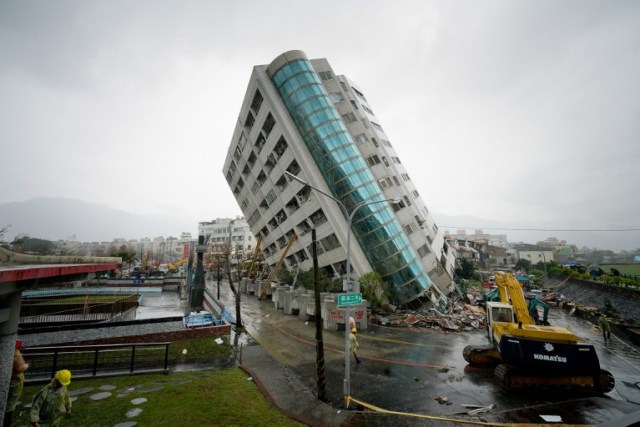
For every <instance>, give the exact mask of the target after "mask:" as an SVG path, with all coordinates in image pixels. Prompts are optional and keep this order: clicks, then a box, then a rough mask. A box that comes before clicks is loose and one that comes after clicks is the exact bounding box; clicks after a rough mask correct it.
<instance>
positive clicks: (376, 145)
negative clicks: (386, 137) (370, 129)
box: [371, 138, 380, 148]
mask: <svg viewBox="0 0 640 427" xmlns="http://www.w3.org/2000/svg"><path fill="white" fill-rule="evenodd" d="M371 141H372V142H373V146H374V147H376V148H378V147H380V144H378V141H376V139H375V138H371Z"/></svg>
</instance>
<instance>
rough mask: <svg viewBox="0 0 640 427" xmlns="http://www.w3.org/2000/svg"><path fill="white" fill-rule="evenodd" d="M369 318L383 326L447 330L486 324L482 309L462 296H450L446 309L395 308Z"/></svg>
mask: <svg viewBox="0 0 640 427" xmlns="http://www.w3.org/2000/svg"><path fill="white" fill-rule="evenodd" d="M370 320H371V322H372V323H376V324H378V325H383V326H405V327H406V326H408V327H414V328H417V327H421V328H431V329H438V330H442V331H448V332H458V331H467V332H468V331H473V330H478V329H483V328H484V327H485V325H486V315H485V311H484V309H483V308H482V307H477V306H475V305H472V304H468V303H465V302H464V301H463V300H462V298H451V299H450V300H449V305H448V306H447V307H446V310H436V309H434V308H426V307H425V309H424V310H422V311H415V310H397V311H396V312H395V313H392V314H388V315H386V316H380V315H375V314H374V315H372V316H371V317H370Z"/></svg>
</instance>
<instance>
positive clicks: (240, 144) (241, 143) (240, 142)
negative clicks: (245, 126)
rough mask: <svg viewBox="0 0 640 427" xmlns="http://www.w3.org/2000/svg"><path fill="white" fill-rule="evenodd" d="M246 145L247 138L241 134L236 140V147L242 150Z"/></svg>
mask: <svg viewBox="0 0 640 427" xmlns="http://www.w3.org/2000/svg"><path fill="white" fill-rule="evenodd" d="M246 144H247V137H246V135H245V134H244V132H242V133H241V134H240V139H239V140H238V147H240V150H244V146H245V145H246Z"/></svg>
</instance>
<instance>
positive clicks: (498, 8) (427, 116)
mask: <svg viewBox="0 0 640 427" xmlns="http://www.w3.org/2000/svg"><path fill="white" fill-rule="evenodd" d="M639 18H640V7H639V6H638V5H637V3H636V2H634V1H616V2H615V3H602V2H596V1H580V2H575V1H566V2H556V1H519V2H506V1H485V2H481V3H470V2H461V1H446V2H445V1H426V2H425V1H408V2H401V3H397V2H395V3H393V2H387V1H367V2H365V1H354V2H346V3H345V2H339V1H328V2H324V3H322V4H317V5H314V6H310V5H309V4H307V3H302V2H293V1H285V0H276V1H271V2H250V1H236V2H223V1H186V2H180V3H176V2H169V1H136V2H128V1H109V2H81V1H64V0H63V1H57V2H35V1H22V2H3V3H2V4H0V55H1V56H2V58H3V60H2V61H0V91H1V92H2V93H3V97H2V98H0V128H1V129H2V134H1V137H2V140H3V155H2V158H0V166H1V168H2V172H1V174H2V175H0V177H2V179H4V180H5V182H11V185H5V186H2V187H1V188H0V203H1V202H11V201H21V200H26V199H29V198H33V197H39V196H48V197H67V198H75V199H82V200H86V201H89V202H94V203H104V204H107V205H109V206H112V207H114V208H117V209H125V210H129V211H132V212H136V213H157V214H171V215H180V216H184V215H187V216H189V217H191V218H193V219H194V221H196V222H197V221H199V220H208V219H212V218H216V217H233V216H235V215H237V214H239V213H240V209H239V208H238V204H237V203H236V201H235V200H234V198H233V195H232V193H231V190H230V189H229V188H228V186H227V183H226V181H225V179H224V177H223V176H222V172H221V170H222V165H223V161H224V157H225V156H226V151H227V148H228V146H229V143H230V138H231V136H232V133H233V128H234V126H235V124H236V121H237V114H238V112H239V109H240V105H241V102H242V97H243V96H244V94H245V91H246V85H247V82H248V79H249V76H250V73H251V69H252V67H253V66H254V65H257V64H266V63H269V62H270V61H271V60H272V59H273V58H275V57H276V56H277V55H279V54H280V53H282V52H284V51H287V50H290V49H302V50H304V51H306V52H307V54H308V55H309V56H310V57H312V58H316V57H326V58H328V60H329V61H330V63H331V64H332V66H333V67H334V71H336V72H337V73H338V74H345V75H347V76H348V77H350V78H351V79H352V80H353V81H355V82H356V83H357V84H358V85H359V86H360V87H361V89H363V90H364V91H365V93H366V96H367V99H369V101H370V102H371V106H372V107H373V109H374V111H375V112H376V115H377V116H378V117H379V119H380V121H381V124H382V126H383V128H384V129H385V131H386V133H387V135H388V137H389V140H390V141H391V143H392V144H393V145H394V147H395V148H396V150H397V151H398V155H399V157H400V159H401V160H402V161H403V163H404V164H405V166H406V168H407V171H408V173H409V175H410V176H411V178H412V179H413V180H414V182H415V184H416V186H417V188H418V190H419V192H420V193H421V195H422V196H423V199H424V200H425V201H426V203H427V205H428V206H429V208H430V209H432V210H436V211H439V212H445V213H448V214H451V215H474V216H478V214H482V215H481V216H482V217H486V218H494V219H495V221H505V220H517V221H518V222H520V223H523V224H527V225H529V226H538V225H543V226H548V228H564V227H567V226H569V227H572V226H574V225H575V226H580V227H585V228H608V227H614V226H625V227H627V226H628V227H638V222H637V221H638V219H637V218H640V215H639V214H640V201H639V199H638V198H637V197H636V194H637V183H638V182H640V176H639V175H640V172H638V169H637V166H636V164H635V163H636V162H637V159H638V158H640V144H638V137H637V135H639V134H640V81H638V79H637V76H638V75H640V59H639V58H638V55H637V51H638V48H639V47H640V29H639V27H638V25H637V22H640V19H639ZM436 220H437V218H436ZM594 244H595V243H594Z"/></svg>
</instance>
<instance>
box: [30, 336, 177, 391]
mask: <svg viewBox="0 0 640 427" xmlns="http://www.w3.org/2000/svg"><path fill="white" fill-rule="evenodd" d="M169 344H170V343H168V342H161V343H152V344H147V343H136V344H101V345H82V346H56V347H28V348H24V351H23V356H24V358H25V360H26V361H27V363H29V370H27V372H25V380H26V381H42V380H47V379H50V378H53V376H54V375H55V373H56V371H58V370H60V369H68V370H70V371H71V372H72V374H73V376H74V378H87V377H95V376H97V375H105V374H116V373H131V372H135V371H138V372H140V371H144V372H154V371H166V370H167V369H168V366H169Z"/></svg>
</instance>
